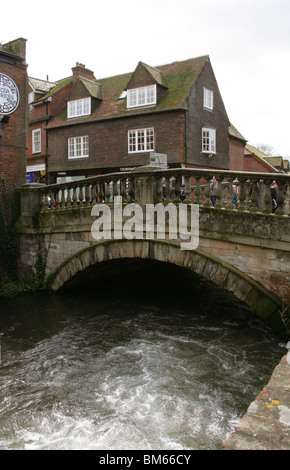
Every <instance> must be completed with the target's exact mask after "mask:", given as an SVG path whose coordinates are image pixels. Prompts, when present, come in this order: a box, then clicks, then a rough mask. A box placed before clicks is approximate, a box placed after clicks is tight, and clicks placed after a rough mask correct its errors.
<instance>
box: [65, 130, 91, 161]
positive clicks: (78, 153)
mask: <svg viewBox="0 0 290 470" xmlns="http://www.w3.org/2000/svg"><path fill="white" fill-rule="evenodd" d="M88 156H89V137H88V136H87V135H86V136H84V137H72V138H70V139H68V158H86V157H88Z"/></svg>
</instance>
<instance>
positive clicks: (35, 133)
mask: <svg viewBox="0 0 290 470" xmlns="http://www.w3.org/2000/svg"><path fill="white" fill-rule="evenodd" d="M38 133H39V140H38V141H37V140H36V137H35V136H36V135H37V134H38ZM36 145H37V147H36ZM38 146H39V150H38ZM32 153H41V129H34V130H33V131H32Z"/></svg>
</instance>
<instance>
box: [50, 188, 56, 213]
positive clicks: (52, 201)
mask: <svg viewBox="0 0 290 470" xmlns="http://www.w3.org/2000/svg"><path fill="white" fill-rule="evenodd" d="M49 195H50V206H51V208H52V209H54V207H55V194H54V191H50V193H49Z"/></svg>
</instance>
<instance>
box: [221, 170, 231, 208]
mask: <svg viewBox="0 0 290 470" xmlns="http://www.w3.org/2000/svg"><path fill="white" fill-rule="evenodd" d="M228 186H229V184H228V182H227V180H226V179H225V177H223V179H222V182H221V205H222V208H225V207H226V203H227V197H228Z"/></svg>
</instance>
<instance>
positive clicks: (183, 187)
mask: <svg viewBox="0 0 290 470" xmlns="http://www.w3.org/2000/svg"><path fill="white" fill-rule="evenodd" d="M184 199H185V184H183V185H182V186H181V190H180V200H181V202H183V201H184Z"/></svg>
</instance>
